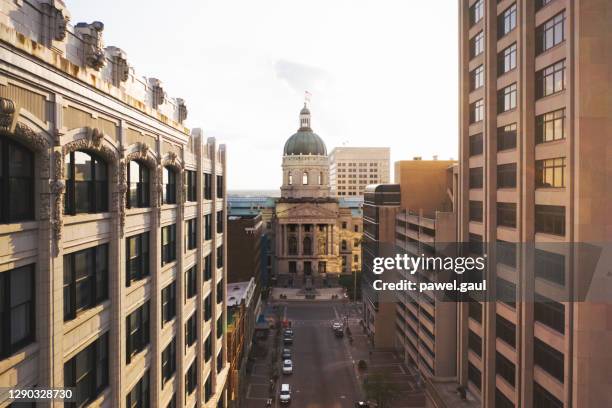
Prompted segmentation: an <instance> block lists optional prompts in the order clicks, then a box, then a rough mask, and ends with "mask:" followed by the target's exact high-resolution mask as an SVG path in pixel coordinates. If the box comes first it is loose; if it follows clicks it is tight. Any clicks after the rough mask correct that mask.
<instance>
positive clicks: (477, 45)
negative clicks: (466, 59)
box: [470, 31, 484, 58]
mask: <svg viewBox="0 0 612 408" xmlns="http://www.w3.org/2000/svg"><path fill="white" fill-rule="evenodd" d="M483 51H484V32H483V31H480V32H479V33H478V34H476V35H475V36H474V37H473V38H472V39H470V58H474V57H476V56H478V55H480V54H482V52H483Z"/></svg>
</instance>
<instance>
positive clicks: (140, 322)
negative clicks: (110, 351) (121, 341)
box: [125, 302, 149, 364]
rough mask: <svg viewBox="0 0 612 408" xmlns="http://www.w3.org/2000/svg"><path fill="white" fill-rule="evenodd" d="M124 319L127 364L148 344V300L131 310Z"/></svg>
mask: <svg viewBox="0 0 612 408" xmlns="http://www.w3.org/2000/svg"><path fill="white" fill-rule="evenodd" d="M125 320H126V324H125V326H126V331H127V339H126V342H125V344H126V357H127V364H129V363H130V361H131V360H132V357H133V356H134V355H135V354H137V353H139V352H140V351H142V350H144V348H145V347H146V346H147V345H148V344H149V302H147V303H145V304H144V305H142V306H140V307H139V308H138V309H136V310H135V311H133V312H132V313H131V314H130V315H129V316H128V317H126V318H125Z"/></svg>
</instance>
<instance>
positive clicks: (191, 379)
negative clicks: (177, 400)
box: [185, 358, 198, 398]
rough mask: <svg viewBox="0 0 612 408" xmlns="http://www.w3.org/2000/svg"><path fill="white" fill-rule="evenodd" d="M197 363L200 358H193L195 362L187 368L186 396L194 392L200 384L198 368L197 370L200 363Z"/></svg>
mask: <svg viewBox="0 0 612 408" xmlns="http://www.w3.org/2000/svg"><path fill="white" fill-rule="evenodd" d="M197 363H198V359H197V358H196V359H195V360H193V363H192V364H191V366H190V367H189V369H188V370H187V373H186V374H185V398H187V397H188V396H189V395H191V394H193V392H194V391H195V389H196V386H197V384H198V370H197V365H198V364H197Z"/></svg>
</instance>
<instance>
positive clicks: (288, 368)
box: [283, 360, 293, 374]
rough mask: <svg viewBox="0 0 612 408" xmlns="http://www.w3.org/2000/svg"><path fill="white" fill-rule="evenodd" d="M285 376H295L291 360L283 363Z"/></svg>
mask: <svg viewBox="0 0 612 408" xmlns="http://www.w3.org/2000/svg"><path fill="white" fill-rule="evenodd" d="M283 374H293V362H292V361H291V360H285V361H283Z"/></svg>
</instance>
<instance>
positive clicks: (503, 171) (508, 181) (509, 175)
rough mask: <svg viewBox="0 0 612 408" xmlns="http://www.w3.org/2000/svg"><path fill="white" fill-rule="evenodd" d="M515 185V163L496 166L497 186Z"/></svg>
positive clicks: (512, 186)
mask: <svg viewBox="0 0 612 408" xmlns="http://www.w3.org/2000/svg"><path fill="white" fill-rule="evenodd" d="M515 187H516V163H508V164H500V165H498V166H497V188H515Z"/></svg>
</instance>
